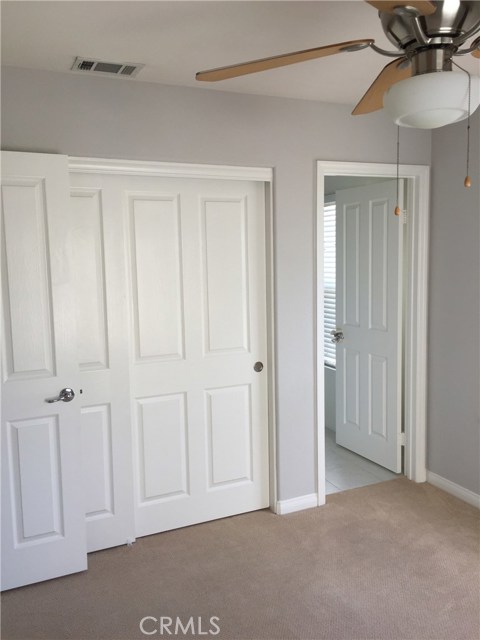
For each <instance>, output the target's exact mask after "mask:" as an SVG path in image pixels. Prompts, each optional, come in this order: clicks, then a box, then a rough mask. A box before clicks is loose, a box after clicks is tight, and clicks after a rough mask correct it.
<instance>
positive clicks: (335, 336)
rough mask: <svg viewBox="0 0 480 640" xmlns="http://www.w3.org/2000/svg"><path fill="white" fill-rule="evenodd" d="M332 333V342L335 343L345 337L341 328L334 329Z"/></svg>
mask: <svg viewBox="0 0 480 640" xmlns="http://www.w3.org/2000/svg"><path fill="white" fill-rule="evenodd" d="M330 335H331V336H332V342H333V343H334V344H337V342H341V341H342V340H343V339H344V337H345V336H344V335H343V331H342V330H341V329H332V331H330Z"/></svg>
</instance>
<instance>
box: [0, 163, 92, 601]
mask: <svg viewBox="0 0 480 640" xmlns="http://www.w3.org/2000/svg"><path fill="white" fill-rule="evenodd" d="M68 190H69V184H68V172H67V158H66V157H65V156H54V155H44V154H26V153H13V152H3V153H2V311H3V332H2V333H3V340H2V343H3V357H2V391H1V393H2V396H1V400H2V589H10V588H13V587H18V586H21V585H25V584H29V583H32V582H38V581H40V580H47V579H49V578H54V577H57V576H61V575H64V574H67V573H73V572H75V571H82V570H84V569H86V568H87V556H86V546H85V522H84V517H83V497H82V487H81V472H80V406H79V402H78V395H79V376H78V368H77V366H76V333H75V308H74V300H73V273H74V268H73V264H72V255H71V254H72V252H71V245H70V244H69V234H70V214H69V202H68ZM67 387H69V388H73V390H74V391H75V393H76V397H75V398H74V399H73V400H72V401H71V402H55V403H51V404H49V403H46V402H45V399H46V398H52V397H56V396H58V394H59V392H60V391H61V389H63V388H67Z"/></svg>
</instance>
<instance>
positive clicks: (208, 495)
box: [112, 177, 269, 536]
mask: <svg viewBox="0 0 480 640" xmlns="http://www.w3.org/2000/svg"><path fill="white" fill-rule="evenodd" d="M112 180H116V181H117V183H118V186H119V189H121V190H122V194H123V200H124V209H125V211H126V215H127V218H128V225H129V254H130V257H129V268H130V283H131V302H132V329H133V345H132V346H133V349H132V364H131V380H132V396H133V425H134V427H133V430H134V440H135V444H134V470H135V519H136V532H137V535H138V536H142V535H148V534H151V533H155V532H159V531H164V530H167V529H173V528H177V527H182V526H186V525H191V524H194V523H197V522H202V521H206V520H211V519H215V518H220V517H225V516H229V515H232V514H235V513H241V512H245V511H251V510H254V509H260V508H263V507H266V506H268V503H269V497H268V409H267V406H268V405H267V337H266V279H265V204H264V187H263V184H259V183H249V182H241V181H239V182H235V181H214V180H180V179H166V178H165V179H163V178H162V179H159V178H139V177H137V178H134V177H132V178H128V179H127V180H125V179H119V178H115V177H112ZM256 362H261V363H263V370H262V371H258V372H257V371H255V370H254V366H255V363H256Z"/></svg>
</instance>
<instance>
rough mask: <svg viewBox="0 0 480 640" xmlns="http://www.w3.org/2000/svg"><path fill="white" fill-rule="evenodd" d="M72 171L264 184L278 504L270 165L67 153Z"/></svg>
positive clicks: (272, 467)
mask: <svg viewBox="0 0 480 640" xmlns="http://www.w3.org/2000/svg"><path fill="white" fill-rule="evenodd" d="M68 166H69V171H70V172H71V173H100V174H103V175H105V174H108V175H130V176H132V175H135V176H143V177H147V176H148V177H152V176H154V177H163V178H165V177H168V178H202V179H216V180H248V181H255V182H263V183H264V185H265V218H266V221H265V244H266V246H265V251H266V253H265V255H266V273H267V278H266V280H267V282H266V284H267V300H266V305H267V334H268V335H267V347H268V367H267V370H268V440H269V450H268V453H269V490H270V508H271V509H272V510H275V508H276V504H277V466H276V460H277V455H276V417H275V407H276V401H275V379H276V374H275V349H274V345H275V323H274V309H275V304H274V247H273V205H272V203H273V198H272V188H273V184H272V183H273V169H271V168H266V167H240V166H238V167H236V166H224V165H211V164H190V163H177V162H147V161H145V162H144V161H137V160H112V159H105V158H84V157H70V158H69V161H68Z"/></svg>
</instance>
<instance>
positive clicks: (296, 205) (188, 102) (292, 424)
mask: <svg viewBox="0 0 480 640" xmlns="http://www.w3.org/2000/svg"><path fill="white" fill-rule="evenodd" d="M2 83H3V90H2V102H3V104H2V116H3V117H2V127H3V129H2V145H3V148H4V149H10V150H18V151H37V152H47V153H48V152H51V153H64V154H68V155H72V156H97V157H106V158H127V159H137V160H167V161H177V162H198V163H212V164H233V165H251V166H267V167H274V180H275V186H274V198H275V202H274V207H275V212H274V216H275V219H274V224H275V237H274V242H275V267H276V274H275V288H276V291H275V294H276V309H275V318H276V351H277V353H276V355H277V434H278V469H279V482H278V487H279V498H280V499H282V500H284V499H288V498H293V497H297V496H301V495H306V494H310V493H313V492H315V491H316V478H315V474H316V469H315V462H314V451H315V446H316V444H315V411H314V385H315V367H314V364H315V363H314V352H315V344H314V215H315V168H316V167H315V161H316V160H342V161H361V162H384V163H391V162H394V161H395V154H396V128H395V127H394V126H393V125H392V124H391V123H390V122H389V121H388V120H387V119H386V118H385V117H384V115H383V114H382V113H378V114H370V115H368V116H362V117H357V118H354V117H351V116H350V109H349V108H348V107H346V106H344V105H331V104H323V103H318V102H310V101H301V100H287V99H281V98H269V97H260V96H248V95H239V94H232V93H225V92H218V91H210V90H208V89H190V88H181V87H170V86H161V85H155V84H146V83H139V82H135V81H134V80H131V81H129V80H122V79H115V78H113V79H105V78H95V77H86V76H80V75H78V74H68V73H65V74H63V73H53V72H45V71H43V72H40V71H31V70H26V69H8V68H7V69H4V71H3V74H2ZM462 157H463V156H462ZM430 158H431V135H430V133H428V132H419V131H414V130H412V131H408V130H404V131H403V132H402V149H401V162H402V163H410V164H430ZM440 259H442V258H440ZM466 446H467V447H468V445H466ZM440 447H441V445H440ZM462 464H463V463H462Z"/></svg>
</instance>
